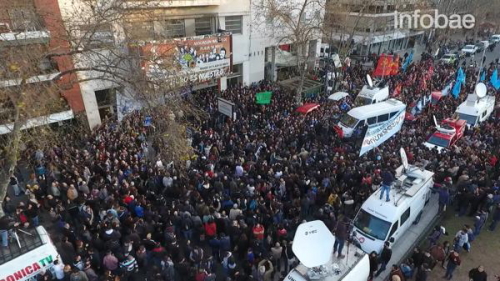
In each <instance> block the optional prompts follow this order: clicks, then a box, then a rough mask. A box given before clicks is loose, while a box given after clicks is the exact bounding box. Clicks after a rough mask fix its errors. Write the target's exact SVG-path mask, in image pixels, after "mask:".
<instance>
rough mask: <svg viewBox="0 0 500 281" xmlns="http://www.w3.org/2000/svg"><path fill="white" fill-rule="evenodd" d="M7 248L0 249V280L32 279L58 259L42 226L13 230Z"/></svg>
mask: <svg viewBox="0 0 500 281" xmlns="http://www.w3.org/2000/svg"><path fill="white" fill-rule="evenodd" d="M12 234H13V238H14V239H12V241H11V243H9V246H8V247H7V248H2V249H0V281H28V280H29V281H32V280H36V276H37V275H38V274H40V273H41V272H43V271H47V270H50V269H51V268H52V266H53V263H54V261H55V260H56V259H58V260H59V261H60V262H61V263H62V261H61V260H60V257H59V254H58V253H57V250H56V247H55V246H54V244H53V243H52V241H51V239H50V237H49V234H48V233H47V230H45V228H43V227H42V226H38V227H36V228H26V229H25V228H22V229H21V228H20V229H16V230H13V232H12Z"/></svg>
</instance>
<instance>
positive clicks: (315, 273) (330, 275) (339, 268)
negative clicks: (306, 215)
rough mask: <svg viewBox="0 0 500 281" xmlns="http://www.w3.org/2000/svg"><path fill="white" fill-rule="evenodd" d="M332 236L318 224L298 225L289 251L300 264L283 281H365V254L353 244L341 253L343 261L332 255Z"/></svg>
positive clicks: (311, 222)
mask: <svg viewBox="0 0 500 281" xmlns="http://www.w3.org/2000/svg"><path fill="white" fill-rule="evenodd" d="M334 242H335V237H334V236H333V235H332V233H331V232H330V230H329V229H328V228H327V227H326V225H325V224H324V223H323V222H322V221H320V220H315V221H310V222H305V223H302V224H301V225H299V227H298V228H297V231H296V232H295V237H294V239H293V244H292V250H293V253H294V254H295V256H297V258H298V259H299V261H300V264H299V265H298V266H297V267H295V268H294V269H292V270H291V271H290V272H289V273H288V275H287V276H286V277H285V279H284V280H286V281H308V280H318V281H341V280H342V281H366V280H367V279H368V275H369V273H370V261H369V259H368V255H367V254H366V253H365V252H363V251H362V250H361V249H359V248H357V247H356V246H354V245H353V244H347V242H346V245H345V246H344V250H343V251H342V252H343V254H345V257H344V258H343V259H339V258H337V256H336V255H334V254H333V244H334Z"/></svg>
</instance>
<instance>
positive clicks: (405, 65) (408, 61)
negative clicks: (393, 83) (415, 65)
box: [402, 51, 413, 71]
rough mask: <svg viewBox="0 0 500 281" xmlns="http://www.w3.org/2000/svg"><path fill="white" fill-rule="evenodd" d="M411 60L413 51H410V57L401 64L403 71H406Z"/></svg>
mask: <svg viewBox="0 0 500 281" xmlns="http://www.w3.org/2000/svg"><path fill="white" fill-rule="evenodd" d="M412 60H413V51H411V53H410V55H409V56H408V57H407V58H406V60H405V62H404V64H403V67H402V69H403V71H406V69H407V68H408V66H409V65H410V63H411V62H412Z"/></svg>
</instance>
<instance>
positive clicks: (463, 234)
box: [453, 228, 469, 253]
mask: <svg viewBox="0 0 500 281" xmlns="http://www.w3.org/2000/svg"><path fill="white" fill-rule="evenodd" d="M468 242H469V236H468V234H467V229H466V228H464V229H461V230H459V231H458V232H457V234H456V235H455V246H454V247H453V250H454V251H455V252H457V253H460V251H461V250H462V249H464V247H466V244H467V243H468Z"/></svg>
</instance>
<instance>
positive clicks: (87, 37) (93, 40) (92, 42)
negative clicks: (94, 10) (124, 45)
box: [80, 24, 115, 48]
mask: <svg viewBox="0 0 500 281" xmlns="http://www.w3.org/2000/svg"><path fill="white" fill-rule="evenodd" d="M80 35H81V40H82V41H81V43H82V44H83V45H85V46H87V47H90V48H103V47H106V46H112V45H113V44H114V43H115V38H114V36H113V30H112V29H111V25H110V24H99V25H93V24H89V25H81V26H80Z"/></svg>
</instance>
